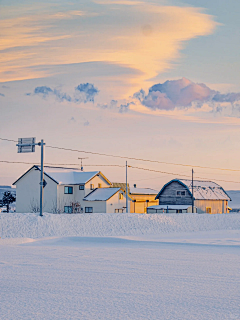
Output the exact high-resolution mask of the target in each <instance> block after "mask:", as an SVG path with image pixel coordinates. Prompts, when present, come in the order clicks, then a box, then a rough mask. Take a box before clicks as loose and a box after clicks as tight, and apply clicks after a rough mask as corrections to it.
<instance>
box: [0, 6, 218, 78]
mask: <svg viewBox="0 0 240 320" xmlns="http://www.w3.org/2000/svg"><path fill="white" fill-rule="evenodd" d="M116 9H117V10H116ZM2 11H3V12H2V16H3V17H6V18H3V19H2V20H1V21H0V28H1V31H2V32H1V39H0V40H1V41H0V43H1V46H0V51H1V61H0V70H1V71H0V81H13V80H24V79H33V78H40V77H48V76H49V74H48V72H47V70H46V68H45V67H44V66H45V65H47V66H56V65H67V64H69V63H82V62H96V61H98V62H108V63H115V64H118V65H123V66H126V67H128V68H132V69H133V70H138V76H139V81H142V80H145V79H149V78H151V77H154V76H155V75H157V74H158V73H160V72H162V71H164V70H166V69H168V68H169V67H171V64H172V62H173V61H174V60H176V59H178V58H179V57H180V51H181V49H182V48H183V45H184V43H185V42H186V41H189V40H191V39H193V38H196V37H200V36H206V35H209V34H211V33H213V32H214V30H215V28H216V26H217V23H216V22H215V21H214V18H213V17H212V16H211V15H208V14H205V13H204V12H203V11H202V10H201V9H200V8H195V7H190V6H188V7H187V6H186V7H183V6H176V5H175V6H174V5H172V6H170V5H169V6H167V5H164V4H161V3H150V2H149V1H102V2H101V1H100V2H97V1H95V0H92V1H91V0H89V1H87V5H86V1H83V0H79V1H77V2H75V4H74V5H73V4H72V3H71V2H69V3H67V4H66V6H64V8H63V7H62V6H60V5H59V6H57V5H56V6H52V5H51V4H50V3H49V4H47V3H46V4H45V6H44V7H43V8H42V9H41V7H39V6H38V4H35V3H31V4H30V5H29V7H28V10H26V9H25V11H24V10H20V9H19V6H18V5H17V4H15V5H14V4H13V5H12V7H11V11H9V10H8V8H7V7H6V8H5V7H3V8H2ZM163 44H164V45H163ZM36 66H38V68H37V69H36V68H35V67H36ZM41 66H42V68H41ZM59 71H60V70H56V73H55V74H59ZM134 76H135V75H132V77H134Z"/></svg>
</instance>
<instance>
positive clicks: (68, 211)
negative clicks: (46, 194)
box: [64, 206, 73, 213]
mask: <svg viewBox="0 0 240 320" xmlns="http://www.w3.org/2000/svg"><path fill="white" fill-rule="evenodd" d="M66 208H68V209H67V210H66ZM69 209H71V210H69ZM64 213H73V207H72V206H64Z"/></svg>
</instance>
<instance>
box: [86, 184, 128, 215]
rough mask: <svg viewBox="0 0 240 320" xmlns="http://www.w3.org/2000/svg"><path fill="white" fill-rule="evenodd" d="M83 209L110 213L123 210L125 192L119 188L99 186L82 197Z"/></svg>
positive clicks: (124, 206)
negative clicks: (99, 187)
mask: <svg viewBox="0 0 240 320" xmlns="http://www.w3.org/2000/svg"><path fill="white" fill-rule="evenodd" d="M83 201H85V210H86V208H88V210H89V209H90V210H91V212H99V213H104V212H106V213H112V212H115V213H116V212H124V210H125V208H126V194H125V192H124V191H123V190H122V189H121V188H101V189H95V190H93V191H92V192H90V193H89V194H88V195H87V196H86V197H85V198H84V199H83Z"/></svg>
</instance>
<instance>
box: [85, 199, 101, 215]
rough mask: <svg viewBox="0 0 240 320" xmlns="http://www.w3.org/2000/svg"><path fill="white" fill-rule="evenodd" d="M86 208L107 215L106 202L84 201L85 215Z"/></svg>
mask: <svg viewBox="0 0 240 320" xmlns="http://www.w3.org/2000/svg"><path fill="white" fill-rule="evenodd" d="M86 207H92V208H93V213H106V201H83V213H85V208H86Z"/></svg>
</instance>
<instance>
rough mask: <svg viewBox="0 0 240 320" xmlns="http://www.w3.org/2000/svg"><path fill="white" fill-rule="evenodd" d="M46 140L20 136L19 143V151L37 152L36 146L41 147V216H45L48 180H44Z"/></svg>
mask: <svg viewBox="0 0 240 320" xmlns="http://www.w3.org/2000/svg"><path fill="white" fill-rule="evenodd" d="M45 144H46V143H44V140H41V142H37V143H36V138H19V139H18V144H17V145H16V146H17V147H18V153H28V152H35V146H40V147H41V174H40V216H41V217H42V216H43V188H45V187H46V185H47V182H46V181H45V180H44V178H43V175H44V172H43V162H44V146H45Z"/></svg>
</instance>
